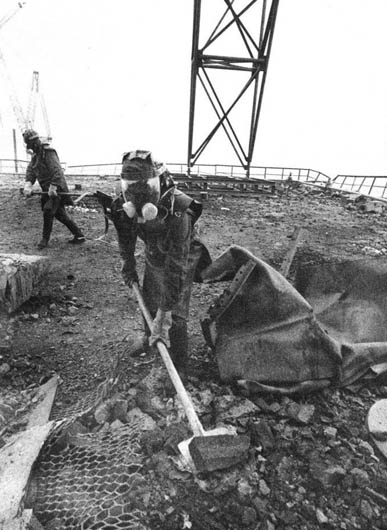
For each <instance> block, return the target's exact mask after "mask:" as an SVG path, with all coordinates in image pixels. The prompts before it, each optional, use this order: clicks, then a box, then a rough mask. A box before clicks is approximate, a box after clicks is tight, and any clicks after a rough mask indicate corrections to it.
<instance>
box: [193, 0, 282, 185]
mask: <svg viewBox="0 0 387 530" xmlns="http://www.w3.org/2000/svg"><path fill="white" fill-rule="evenodd" d="M223 2H224V4H225V10H224V7H223V14H221V15H220V18H219V19H217V20H218V21H217V22H216V23H215V26H214V27H213V29H212V31H211V30H210V33H209V37H208V38H207V40H206V41H205V43H204V44H203V45H202V46H200V45H199V40H200V39H199V37H200V35H199V34H200V33H201V29H202V27H201V26H203V22H205V23H206V24H207V25H208V19H207V17H205V16H204V15H203V13H202V2H201V0H194V21H193V37H192V57H191V60H192V63H191V95H190V110H189V134H188V161H187V167H188V171H190V168H191V167H192V166H193V165H194V164H195V163H196V162H197V160H198V158H199V157H200V156H201V155H202V153H203V151H204V150H205V149H206V148H207V146H208V144H209V143H210V142H211V141H212V140H213V139H214V137H215V136H216V135H217V133H218V132H219V130H221V129H222V130H223V131H224V133H225V134H226V136H227V138H228V140H229V142H230V144H231V146H232V148H233V150H234V152H235V154H236V156H237V158H238V160H239V162H240V164H241V166H242V167H243V168H244V169H245V170H246V174H247V176H248V175H249V173H250V166H251V162H252V157H253V151H254V145H255V139H256V135H257V128H258V119H259V115H260V110H261V105H262V97H263V91H264V86H265V80H266V74H267V69H268V64H269V58H270V51H271V45H272V40H273V34H274V27H275V22H276V17H277V10H278V4H279V0H223ZM209 4H211V9H214V7H215V2H214V0H208V6H209ZM217 4H219V5H221V2H220V0H218V1H217ZM208 6H207V7H208ZM203 7H204V6H203ZM253 17H254V18H253ZM247 22H249V23H250V26H251V23H252V30H251V31H250V30H249V29H248V25H247ZM205 29H206V31H208V28H205ZM230 46H231V47H232V49H233V51H234V50H235V51H236V50H238V51H239V50H240V49H241V50H242V53H240V54H238V55H229V54H226V53H225V52H224V50H226V49H227V48H230ZM213 50H214V51H213ZM220 70H222V71H223V74H220V72H219V71H220ZM222 75H223V77H221V76H222ZM216 77H217V79H216ZM197 81H199V83H200V85H201V87H202V89H203V94H202V95H204V98H205V99H206V98H207V100H208V101H209V102H210V105H211V107H212V109H213V111H214V115H215V118H216V122H215V124H214V125H210V126H209V132H208V133H206V132H205V133H204V139H203V140H202V141H201V142H197V146H195V147H194V124H195V113H196V114H197V111H198V106H199V103H200V102H199V101H198V90H197ZM234 81H235V82H234ZM237 81H239V83H240V90H239V91H237V92H236V93H233V94H232V95H231V94H230V92H231V89H232V88H233V87H235V86H237ZM216 82H218V85H219V86H217V85H216ZM241 107H243V109H244V111H245V112H246V109H248V110H247V112H248V119H247V121H249V124H248V125H249V127H248V135H246V128H247V124H246V123H243V124H242V126H241V124H239V128H238V127H237V126H236V125H235V124H236V122H238V113H239V108H241ZM205 118H206V119H208V113H206V114H205ZM239 121H240V120H239ZM199 122H200V125H203V123H202V120H201V119H200V120H199ZM196 129H197V127H196ZM242 129H243V130H244V131H245V135H244V136H245V137H244V138H242V135H241V130H242ZM237 131H238V132H237ZM202 133H203V131H200V135H201V134H202ZM197 136H199V134H197ZM195 144H196V142H195Z"/></svg>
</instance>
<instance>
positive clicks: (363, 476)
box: [350, 467, 370, 487]
mask: <svg viewBox="0 0 387 530" xmlns="http://www.w3.org/2000/svg"><path fill="white" fill-rule="evenodd" d="M350 474H351V476H352V477H353V481H354V483H355V484H356V486H358V487H365V486H368V485H369V483H370V477H369V475H368V473H367V472H366V471H364V469H359V468H358V467H354V468H353V469H351V471H350Z"/></svg>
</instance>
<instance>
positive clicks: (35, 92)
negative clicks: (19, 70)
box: [26, 70, 52, 142]
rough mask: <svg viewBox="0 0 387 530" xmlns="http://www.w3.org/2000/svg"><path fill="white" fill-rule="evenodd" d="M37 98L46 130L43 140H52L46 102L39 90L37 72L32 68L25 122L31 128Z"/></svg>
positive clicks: (33, 121) (32, 126)
mask: <svg viewBox="0 0 387 530" xmlns="http://www.w3.org/2000/svg"><path fill="white" fill-rule="evenodd" d="M38 100H39V103H40V109H41V111H42V116H43V122H44V126H45V132H46V138H45V141H47V142H50V141H51V140H52V137H51V130H50V124H49V121H48V114H47V109H46V104H45V101H44V97H43V94H42V92H41V91H40V84H39V72H37V71H36V70H34V72H33V73H32V84H31V91H30V96H29V101H28V108H27V115H26V123H27V127H28V128H29V129H33V128H34V126H35V115H36V107H37V105H38Z"/></svg>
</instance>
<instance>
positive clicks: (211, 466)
mask: <svg viewBox="0 0 387 530" xmlns="http://www.w3.org/2000/svg"><path fill="white" fill-rule="evenodd" d="M249 447H250V438H249V437H248V436H245V435H241V436H236V435H234V436H233V435H231V436H230V435H229V434H218V435H213V436H195V437H194V438H193V439H192V441H191V443H190V444H189V452H190V455H191V458H192V460H193V462H194V464H195V467H196V469H197V470H198V471H199V473H203V472H204V473H206V472H210V471H216V470H218V469H226V468H229V467H231V466H234V465H235V464H239V463H240V462H243V461H245V460H247V457H248V451H249Z"/></svg>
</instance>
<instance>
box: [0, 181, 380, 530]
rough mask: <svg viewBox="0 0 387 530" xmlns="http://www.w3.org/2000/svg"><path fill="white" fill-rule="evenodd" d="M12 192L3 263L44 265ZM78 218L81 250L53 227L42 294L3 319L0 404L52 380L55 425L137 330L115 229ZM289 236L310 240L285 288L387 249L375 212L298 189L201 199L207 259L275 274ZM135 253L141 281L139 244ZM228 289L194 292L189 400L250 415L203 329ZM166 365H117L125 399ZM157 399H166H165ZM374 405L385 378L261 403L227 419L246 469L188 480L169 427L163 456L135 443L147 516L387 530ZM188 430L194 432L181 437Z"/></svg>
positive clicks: (171, 525) (5, 194) (32, 212)
mask: <svg viewBox="0 0 387 530" xmlns="http://www.w3.org/2000/svg"><path fill="white" fill-rule="evenodd" d="M77 182H78V183H79V182H80V181H79V180H78V181H77ZM69 183H70V184H74V183H73V182H72V181H71V180H69ZM115 185H116V182H115V181H109V180H104V179H95V180H93V179H89V180H88V182H87V183H86V182H82V188H83V189H82V191H84V190H85V189H87V188H89V189H91V190H96V189H100V190H102V191H106V192H108V193H110V191H111V190H112V189H113V188H114V186H115ZM19 186H20V182H12V183H11V182H10V181H8V180H6V179H4V180H3V181H2V182H1V196H0V212H1V218H2V227H3V230H2V238H1V241H0V252H1V253H25V254H38V253H39V252H38V251H37V249H36V243H37V242H38V241H39V239H40V235H41V227H42V216H41V211H40V205H39V199H38V198H37V197H32V198H31V199H28V200H26V199H24V198H23V197H21V196H20V194H19ZM89 206H90V205H89ZM73 216H74V218H75V219H76V221H77V222H78V223H79V224H80V226H81V227H82V228H83V230H84V231H85V234H86V236H87V242H86V243H85V244H83V245H79V246H73V245H69V244H68V243H67V239H68V238H69V237H70V234H69V233H68V232H67V230H66V228H64V227H63V226H62V225H60V224H59V223H56V224H55V225H54V232H53V236H52V239H51V241H50V245H49V247H48V248H47V249H46V250H44V251H41V252H40V253H41V254H42V255H45V256H47V257H48V258H49V259H50V261H51V264H52V267H51V271H50V273H49V274H48V276H47V278H45V279H44V283H43V284H42V286H41V289H40V290H39V291H38V292H36V293H35V294H34V296H33V297H32V298H31V299H30V300H29V301H28V302H26V303H25V304H23V306H21V307H20V308H19V309H18V310H17V311H16V312H15V313H14V314H13V315H11V317H10V326H11V327H12V333H13V341H12V349H11V350H10V351H5V352H3V353H2V358H1V359H0V365H1V364H2V363H3V364H4V363H6V364H8V365H9V368H10V369H9V371H8V372H7V373H6V374H4V375H3V376H2V379H1V380H0V381H1V385H2V389H3V390H2V392H3V401H4V399H6V396H17V394H18V393H20V392H22V391H25V390H26V389H28V388H31V387H33V386H36V385H39V384H42V383H43V382H44V381H46V380H47V379H48V378H49V377H50V376H51V375H52V374H54V373H55V374H58V375H59V376H60V378H61V384H60V387H59V390H58V395H57V399H56V403H55V414H56V415H58V416H59V417H60V415H61V413H62V411H63V410H65V407H66V406H67V405H69V404H72V403H73V404H74V403H76V402H77V400H78V399H80V398H81V397H82V396H84V395H85V394H86V393H87V392H89V391H90V390H91V389H93V388H96V387H97V385H98V384H99V383H100V382H102V381H104V380H105V379H106V377H108V376H109V374H111V373H112V370H113V369H114V366H115V363H116V361H117V355H118V354H119V353H120V352H121V353H122V352H125V347H126V344H128V343H129V342H130V341H131V339H133V338H134V337H136V336H138V335H139V334H140V333H141V330H142V320H141V316H140V312H139V309H138V308H137V305H136V302H135V300H134V297H133V296H132V295H131V294H130V293H129V292H128V289H127V288H126V287H125V285H124V284H123V282H122V279H121V275H120V259H119V254H118V247H117V242H116V238H115V231H114V228H113V227H112V225H110V228H109V232H108V234H107V236H106V237H104V238H100V236H102V235H103V231H104V219H103V215H102V212H101V210H99V209H98V208H96V209H94V208H80V209H76V210H75V211H74V212H73ZM297 226H301V227H303V228H304V229H305V230H306V234H307V235H306V237H305V238H304V240H303V243H302V244H301V246H300V247H299V249H298V251H297V253H296V256H295V259H294V262H293V265H292V269H291V274H290V280H291V279H292V278H293V277H294V273H295V271H296V269H297V267H299V266H300V265H305V264H317V263H324V262H331V261H341V260H344V259H356V258H360V257H365V256H370V255H384V254H385V253H386V252H387V230H386V220H385V218H384V216H383V215H379V214H365V213H361V212H360V211H359V210H358V209H357V208H356V206H355V205H354V204H353V203H351V202H347V201H345V200H344V199H343V198H342V197H341V196H339V195H338V196H332V197H331V196H328V195H325V194H324V193H322V192H319V191H318V190H317V191H316V190H315V189H304V188H298V189H295V190H292V191H291V192H290V193H289V194H288V196H286V195H282V196H280V195H269V194H262V195H260V196H259V197H258V198H249V197H247V198H236V197H232V196H230V195H229V196H223V197H221V196H218V197H213V196H210V198H209V199H207V200H205V202H204V212H203V215H202V218H201V220H200V233H201V237H202V239H203V241H204V242H205V243H206V245H207V246H208V248H209V250H210V253H211V255H212V257H213V258H215V257H217V256H218V255H220V254H221V253H222V252H223V251H224V250H226V249H227V248H228V247H229V246H230V245H232V244H237V245H240V246H243V247H246V248H247V249H248V250H250V251H251V252H252V253H253V254H255V255H256V256H258V257H261V258H262V259H264V260H265V261H267V262H268V263H269V264H271V265H272V266H274V268H277V269H279V267H280V265H281V263H282V262H283V260H284V258H285V256H286V253H287V251H288V249H289V247H290V245H291V239H290V238H291V236H292V234H293V231H294V229H295V227H297ZM138 252H139V256H138V260H139V268H140V271H141V268H142V247H141V245H139V247H138ZM225 287H226V284H225V283H220V284H215V285H203V284H195V286H194V289H193V294H192V302H191V319H190V324H189V329H190V352H191V357H190V364H189V371H190V374H191V376H192V377H191V379H190V382H189V384H188V389H189V391H190V393H192V395H194V396H196V397H198V396H200V393H203V392H205V391H206V390H209V391H210V392H211V395H212V397H214V398H215V397H216V398H217V399H218V400H219V399H220V402H222V400H223V401H224V403H229V404H230V403H231V402H232V403H234V404H235V403H239V404H244V405H246V401H248V400H246V398H245V397H244V396H242V395H241V394H240V393H239V392H238V389H237V388H231V387H229V386H225V385H222V384H221V382H220V381H219V379H218V374H217V367H216V361H215V359H214V358H213V357H212V355H211V353H210V351H209V349H208V348H207V346H206V345H205V342H204V339H203V336H202V333H201V328H200V318H201V315H203V314H204V313H205V312H206V311H207V309H208V307H209V305H210V304H211V303H212V302H213V301H214V299H215V298H216V296H218V295H219V294H220V293H221V292H222V291H223V289H224V288H225ZM160 364H161V362H160V360H159V359H158V358H157V356H156V355H153V356H152V355H148V354H147V355H143V356H140V357H137V358H125V357H124V359H123V361H122V364H121V368H120V370H121V381H120V385H121V386H120V391H121V392H122V393H123V394H124V395H127V394H125V392H128V390H130V389H133V388H136V387H137V385H138V383H140V382H141V381H142V380H143V379H144V377H145V376H146V375H147V374H149V373H150V372H151V371H152V370H154V369H157V367H159V366H160ZM0 377H1V376H0ZM230 396H231V398H232V399H231V401H230V400H229V399H228V398H229V397H230ZM159 397H160V398H161V399H162V400H167V399H168V396H167V395H166V394H165V393H163V394H161V395H159ZM381 397H387V386H385V382H383V381H378V382H377V383H373V384H372V385H370V384H369V385H368V386H361V385H360V386H359V387H358V388H356V391H355V390H354V389H351V390H350V389H334V388H330V389H326V390H324V391H322V392H318V393H315V394H311V395H307V396H299V397H292V399H289V398H286V397H278V396H270V395H264V396H261V397H257V398H255V399H254V403H255V409H254V410H250V411H249V412H248V413H246V414H245V415H241V416H238V417H235V418H234V419H231V420H230V421H229V423H232V424H234V425H235V426H236V427H237V429H238V432H239V433H245V434H248V435H249V436H250V437H251V441H252V446H251V447H252V449H251V452H250V456H249V460H248V462H247V463H245V464H241V465H239V466H235V467H234V468H232V469H230V470H228V471H226V472H216V473H213V474H211V475H207V476H199V477H196V478H195V479H194V478H193V476H192V475H189V474H187V473H182V472H179V471H178V470H177V469H176V468H175V467H174V465H173V458H172V459H171V455H172V457H173V453H174V451H176V443H175V442H176V441H178V440H172V441H171V437H169V438H168V437H167V436H166V432H167V425H166V424H165V421H161V422H159V421H158V422H157V424H158V426H159V428H160V429H161V431H162V435H161V436H160V440H162V442H160V444H159V447H155V446H154V445H152V444H151V445H149V444H148V445H146V447H145V446H143V453H144V477H145V479H146V481H147V484H148V486H147V487H148V490H147V491H148V495H147V497H146V499H147V500H146V502H145V501H144V503H143V505H142V509H143V511H144V512H146V514H147V520H148V523H147V524H148V525H149V528H152V529H154V530H157V529H169V530H174V529H176V530H177V529H181V528H192V529H193V530H196V529H214V530H217V529H220V530H221V529H235V528H246V529H248V530H249V529H251V530H258V529H259V530H274V529H288V530H290V529H294V530H300V529H308V530H313V529H319V528H326V529H332V530H333V529H342V530H352V529H379V530H382V529H387V515H386V506H387V467H386V464H385V460H384V459H383V457H382V456H381V455H380V454H378V453H377V452H376V450H374V448H373V446H372V444H371V442H370V439H369V435H368V432H367V429H366V426H365V419H366V415H367V411H368V409H369V407H370V406H371V404H372V403H373V402H375V400H376V399H379V398H381ZM164 402H166V401H164ZM294 403H296V404H297V405H313V407H314V414H313V417H312V418H311V419H310V420H309V421H307V422H305V423H302V422H301V423H300V422H297V421H294V418H292V416H291V415H290V414H289V409H290V408H291V406H292V405H294ZM137 404H138V403H137ZM202 420H203V422H204V423H205V424H209V423H210V419H209V415H208V414H203V415H202ZM180 423H181V422H180ZM183 423H184V421H183ZM15 425H16V427H15ZM15 425H13V426H12V422H10V424H9V428H8V430H7V428H5V429H3V431H2V433H3V434H2V435H3V439H4V440H6V438H7V435H9V434H11V433H12V432H14V431H15V430H16V429H17V423H15ZM175 427H176V425H175ZM186 433H188V434H189V430H188V429H187V430H186V431H184V435H183V436H182V437H181V436H180V439H182V438H184V437H185V434H186ZM180 434H181V433H180ZM167 438H168V443H167V442H166V440H167ZM177 438H179V436H177ZM156 445H157V444H156Z"/></svg>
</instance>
